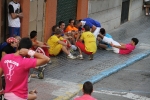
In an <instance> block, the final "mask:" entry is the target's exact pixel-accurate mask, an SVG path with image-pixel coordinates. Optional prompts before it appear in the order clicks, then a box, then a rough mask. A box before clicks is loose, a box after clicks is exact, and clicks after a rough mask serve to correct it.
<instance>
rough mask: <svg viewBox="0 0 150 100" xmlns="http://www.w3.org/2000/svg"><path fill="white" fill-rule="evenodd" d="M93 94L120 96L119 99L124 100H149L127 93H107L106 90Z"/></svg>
mask: <svg viewBox="0 0 150 100" xmlns="http://www.w3.org/2000/svg"><path fill="white" fill-rule="evenodd" d="M93 92H94V93H101V94H107V95H113V96H120V97H125V98H128V99H133V100H150V98H147V97H145V96H141V95H137V94H133V93H127V92H116V91H108V90H101V91H93Z"/></svg>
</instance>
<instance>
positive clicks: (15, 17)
mask: <svg viewBox="0 0 150 100" xmlns="http://www.w3.org/2000/svg"><path fill="white" fill-rule="evenodd" d="M19 1H20V0H12V1H11V2H10V3H9V6H8V26H9V36H11V37H12V36H20V26H21V25H20V18H22V17H23V14H22V10H21V7H20V4H19Z"/></svg>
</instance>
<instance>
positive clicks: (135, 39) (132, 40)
mask: <svg viewBox="0 0 150 100" xmlns="http://www.w3.org/2000/svg"><path fill="white" fill-rule="evenodd" d="M138 42H139V40H138V39H137V38H132V39H131V44H133V45H137V44H138Z"/></svg>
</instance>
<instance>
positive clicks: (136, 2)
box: [129, 0, 145, 20]
mask: <svg viewBox="0 0 150 100" xmlns="http://www.w3.org/2000/svg"><path fill="white" fill-rule="evenodd" d="M142 5H143V0H131V1H130V9H129V20H133V19H136V18H138V17H139V16H141V15H145V14H144V10H142V9H143V6H142Z"/></svg>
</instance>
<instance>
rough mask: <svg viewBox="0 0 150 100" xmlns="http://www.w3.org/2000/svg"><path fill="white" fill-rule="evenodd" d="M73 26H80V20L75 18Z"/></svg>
mask: <svg viewBox="0 0 150 100" xmlns="http://www.w3.org/2000/svg"><path fill="white" fill-rule="evenodd" d="M74 26H75V27H76V28H79V27H81V26H82V23H81V20H76V21H75V22H74Z"/></svg>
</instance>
